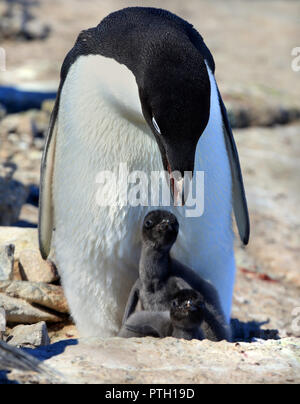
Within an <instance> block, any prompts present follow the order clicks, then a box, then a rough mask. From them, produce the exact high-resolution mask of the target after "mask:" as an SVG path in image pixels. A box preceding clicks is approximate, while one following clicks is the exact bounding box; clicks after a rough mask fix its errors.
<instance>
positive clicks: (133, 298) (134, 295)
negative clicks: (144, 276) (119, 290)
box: [122, 279, 141, 325]
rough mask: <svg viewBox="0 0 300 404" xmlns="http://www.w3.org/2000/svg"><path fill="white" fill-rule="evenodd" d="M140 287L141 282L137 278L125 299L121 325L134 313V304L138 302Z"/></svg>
mask: <svg viewBox="0 0 300 404" xmlns="http://www.w3.org/2000/svg"><path fill="white" fill-rule="evenodd" d="M140 288H141V283H140V280H139V279H138V280H137V281H136V282H135V284H134V285H133V287H132V289H131V292H130V295H129V298H128V301H127V305H126V308H125V312H124V316H123V321H122V325H124V324H125V323H126V321H127V320H128V318H129V317H130V316H131V315H132V314H133V313H134V311H135V309H136V306H137V304H138V302H139V298H140Z"/></svg>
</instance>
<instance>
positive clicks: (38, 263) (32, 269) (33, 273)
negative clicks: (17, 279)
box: [19, 250, 59, 283]
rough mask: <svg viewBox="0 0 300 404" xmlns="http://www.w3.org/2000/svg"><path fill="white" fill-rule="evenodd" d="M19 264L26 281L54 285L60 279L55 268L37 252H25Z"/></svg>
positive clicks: (21, 254) (22, 253)
mask: <svg viewBox="0 0 300 404" xmlns="http://www.w3.org/2000/svg"><path fill="white" fill-rule="evenodd" d="M19 262H20V271H21V275H22V278H23V280H25V281H29V282H43V283H53V282H55V281H57V280H58V279H59V276H58V274H57V271H56V269H55V266H54V265H53V264H52V263H50V262H48V261H44V260H43V259H42V257H41V255H40V253H39V252H38V251H36V250H23V251H22V252H21V253H20V257H19Z"/></svg>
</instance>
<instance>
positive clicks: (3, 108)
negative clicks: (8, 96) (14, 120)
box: [0, 104, 6, 121]
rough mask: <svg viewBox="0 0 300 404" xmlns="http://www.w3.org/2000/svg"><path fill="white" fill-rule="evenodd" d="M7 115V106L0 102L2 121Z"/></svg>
mask: <svg viewBox="0 0 300 404" xmlns="http://www.w3.org/2000/svg"><path fill="white" fill-rule="evenodd" d="M5 115H6V108H5V107H4V105H2V104H0V121H1V120H2V119H3V118H4V117H5Z"/></svg>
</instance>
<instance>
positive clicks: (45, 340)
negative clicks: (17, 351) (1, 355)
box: [7, 321, 50, 348]
mask: <svg viewBox="0 0 300 404" xmlns="http://www.w3.org/2000/svg"><path fill="white" fill-rule="evenodd" d="M7 343H8V344H9V345H13V346H16V347H18V348H21V347H29V346H30V347H40V346H46V345H49V344H50V339H49V335H48V329H47V324H46V323H45V322H44V321H42V322H40V323H37V324H33V325H18V326H17V327H15V328H14V329H13V330H12V331H11V332H10V333H9V336H8V338H7Z"/></svg>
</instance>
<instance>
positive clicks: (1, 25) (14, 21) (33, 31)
mask: <svg viewBox="0 0 300 404" xmlns="http://www.w3.org/2000/svg"><path fill="white" fill-rule="evenodd" d="M7 3H8V5H7V9H6V10H0V11H1V14H2V15H0V39H1V38H3V39H19V40H20V39H23V40H28V41H30V40H37V39H46V38H47V37H48V35H49V33H50V31H51V30H50V27H49V26H48V25H46V24H44V23H42V22H41V21H39V20H37V19H36V18H35V17H34V16H33V14H32V13H31V10H30V9H31V7H32V6H34V5H36V4H37V3H36V2H35V1H28V0H26V1H23V0H9V1H7Z"/></svg>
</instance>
